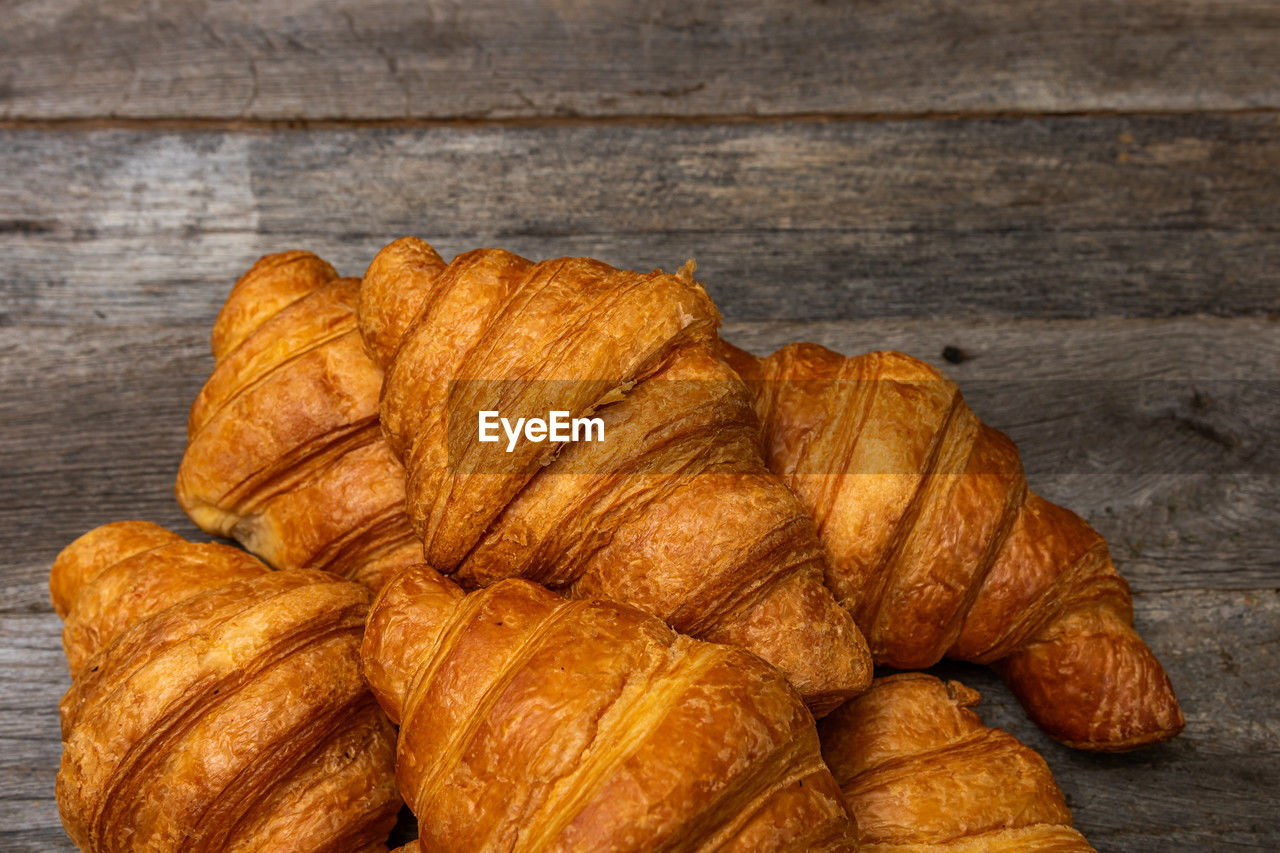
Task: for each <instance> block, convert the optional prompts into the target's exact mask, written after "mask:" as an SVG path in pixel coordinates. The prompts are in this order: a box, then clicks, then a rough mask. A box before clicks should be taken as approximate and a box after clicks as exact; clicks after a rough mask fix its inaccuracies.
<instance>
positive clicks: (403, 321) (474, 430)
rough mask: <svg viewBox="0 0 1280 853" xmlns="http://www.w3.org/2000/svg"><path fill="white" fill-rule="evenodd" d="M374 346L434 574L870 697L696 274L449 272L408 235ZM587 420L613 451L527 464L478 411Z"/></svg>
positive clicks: (461, 267) (372, 270)
mask: <svg viewBox="0 0 1280 853" xmlns="http://www.w3.org/2000/svg"><path fill="white" fill-rule="evenodd" d="M359 315H360V326H361V330H362V332H363V334H364V338H365V343H366V345H367V347H368V349H369V351H370V352H371V354H372V355H373V356H374V358H375V359H376V360H377V361H378V362H379V363H381V364H382V365H383V366H384V368H385V370H386V375H385V379H384V385H383V391H382V402H381V407H380V413H381V416H382V428H383V432H384V434H385V436H386V437H387V441H388V444H389V445H390V447H391V450H392V452H393V453H394V454H395V455H396V456H397V457H398V458H400V459H401V460H402V461H403V463H404V465H405V473H406V477H407V483H406V502H407V508H408V511H409V517H410V521H411V522H412V524H413V526H414V529H415V530H417V532H418V534H419V535H420V536H421V538H422V539H423V542H424V553H425V555H426V561H427V562H428V563H429V564H430V565H432V566H434V567H437V568H439V569H441V570H443V571H445V572H446V573H448V574H450V575H452V576H453V577H454V578H456V579H458V580H459V581H460V582H461V583H462V584H463V585H464V586H469V587H470V586H483V585H487V584H490V583H493V582H495V581H497V580H500V579H502V578H506V577H512V576H519V577H524V578H526V579H530V580H533V581H536V582H538V583H540V584H543V585H545V586H547V587H550V588H552V589H555V590H561V591H563V592H565V593H566V594H568V595H569V596H571V597H577V598H592V597H599V598H608V599H611V600H614V601H621V602H625V603H628V604H631V605H634V606H637V607H639V608H640V609H642V610H645V611H646V612H648V613H651V614H654V615H656V616H658V617H659V618H661V619H663V620H664V621H666V622H667V623H668V624H670V625H671V627H673V628H675V629H676V630H678V631H681V632H683V633H687V634H690V635H692V636H694V637H698V638H700V639H705V640H709V641H713V642H724V643H732V644H735V645H740V646H743V647H745V648H747V649H748V650H750V651H752V652H755V653H756V654H758V655H760V656H761V657H762V658H764V659H765V660H766V661H768V662H770V663H772V664H774V665H775V666H777V667H778V668H779V669H780V670H781V671H782V672H783V674H784V675H786V676H787V678H788V679H789V680H790V681H791V683H792V684H793V685H794V686H795V687H796V688H797V689H798V690H799V691H800V693H801V695H802V696H803V697H804V698H805V700H806V702H807V703H808V704H809V705H810V707H811V708H812V709H813V710H814V711H815V713H819V714H821V713H823V712H824V711H827V710H830V709H831V708H832V707H834V706H835V705H836V704H838V703H839V702H840V701H842V700H843V699H844V698H846V697H848V696H850V695H854V694H856V693H857V692H859V691H860V690H862V689H863V688H865V687H866V685H867V684H868V683H869V682H870V677H871V668H870V662H869V656H868V654H867V651H866V647H865V641H864V640H863V639H862V637H860V636H859V634H858V631H857V628H856V627H855V626H854V624H853V622H852V620H851V619H850V618H849V616H848V614H846V613H845V612H844V611H842V610H841V608H840V607H839V606H837V604H836V602H835V600H834V599H833V598H832V596H831V593H830V592H829V591H828V590H827V589H826V588H825V587H824V586H823V574H824V566H823V557H822V550H821V546H820V544H819V542H818V540H817V537H816V534H815V531H814V527H813V521H812V519H811V518H810V517H809V515H808V513H807V512H806V511H805V510H804V507H803V506H801V505H800V503H799V501H797V500H796V498H795V496H794V495H792V494H791V493H790V491H789V490H788V489H787V487H786V486H785V485H784V484H783V482H782V481H781V480H780V479H779V478H778V477H776V476H775V475H773V474H771V473H770V472H769V471H768V470H767V469H766V468H765V465H764V462H763V460H762V459H761V458H760V452H759V448H758V446H757V439H756V430H757V425H756V421H755V415H754V413H753V412H752V409H751V400H750V396H749V393H748V391H747V389H746V387H745V386H744V385H743V384H742V382H741V380H739V379H738V378H737V377H736V376H735V375H734V374H733V372H732V371H731V370H730V369H729V367H728V366H727V365H726V364H725V363H724V362H723V361H722V360H721V359H720V358H719V357H718V356H717V355H716V354H715V352H714V349H713V347H714V344H715V340H716V338H715V330H716V327H717V325H718V323H719V314H718V313H717V312H716V310H715V308H714V306H713V305H712V304H711V301H710V300H709V299H708V298H707V295H706V293H705V292H704V291H703V289H702V287H701V285H698V284H697V283H696V282H694V281H693V279H692V275H691V271H689V270H684V271H682V273H681V274H680V275H666V274H663V273H662V272H661V271H657V272H654V273H651V274H648V275H642V274H639V273H634V272H627V271H623V270H617V269H614V268H613V267H610V266H608V265H607V264H604V263H601V262H599V261H594V260H590V259H587V258H560V259H557V260H550V261H543V262H541V263H534V262H532V261H528V260H525V259H524V258H521V257H518V256H516V255H513V254H511V253H509V252H504V251H501V250H497V249H481V250H476V251H472V252H467V253H465V254H462V255H459V256H458V257H457V258H455V259H454V260H453V262H452V263H450V264H445V263H444V261H443V260H441V258H440V256H439V255H437V254H436V252H435V251H434V250H433V249H432V248H431V247H430V246H429V245H427V244H426V243H425V242H423V241H421V240H417V239H415V238H404V239H401V240H398V241H396V242H394V243H392V244H391V245H389V246H387V247H386V248H384V249H383V250H382V251H381V252H380V253H379V254H378V256H377V257H376V258H375V259H374V261H373V263H372V264H371V265H370V267H369V270H368V272H367V273H366V275H365V277H364V282H363V284H362V287H361V293H360V305H359ZM556 410H559V411H564V412H569V413H572V415H573V416H574V417H575V418H576V417H578V416H585V415H588V414H592V413H594V414H595V415H596V416H598V417H599V419H600V420H601V422H602V425H603V437H604V440H602V441H600V440H597V441H578V442H575V443H562V444H553V443H550V442H546V443H535V442H531V441H526V442H523V443H521V444H519V445H518V446H516V447H514V449H512V448H511V447H510V445H508V447H507V448H505V449H504V448H503V447H501V446H500V445H499V444H484V443H483V442H481V441H480V440H479V439H478V429H479V427H478V414H479V413H481V412H484V411H493V412H499V413H501V414H502V415H503V416H507V415H510V416H511V417H512V418H514V417H515V416H517V415H519V416H525V415H530V416H533V415H535V414H540V415H545V414H547V413H548V412H552V411H556Z"/></svg>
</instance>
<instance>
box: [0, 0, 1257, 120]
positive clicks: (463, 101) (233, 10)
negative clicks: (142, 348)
mask: <svg viewBox="0 0 1280 853" xmlns="http://www.w3.org/2000/svg"><path fill="white" fill-rule="evenodd" d="M1278 39H1280V9H1278V8H1277V7H1276V4H1275V3H1272V2H1270V0H1129V2H1124V3H1117V2H1113V0H1072V2H1055V0H1025V1H1024V2H1018V3H1009V2H1001V0H969V2H957V1H956V0H947V2H942V3H939V2H933V0H871V2H859V3H809V4H804V5H802V6H798V5H797V4H795V3H789V2H785V0H749V1H748V2H732V3H731V2H726V0H716V2H704V3H698V4H689V3H683V2H678V0H660V2H652V3H644V4H631V3H622V2H617V0H614V2H597V3H580V2H564V0H540V1H539V2H523V3H515V4H513V3H504V2H501V0H471V2H466V3H455V2H432V3H412V2H408V0H378V2H366V0H342V2H338V3H309V4H302V5H299V4H297V3H288V2H280V0H277V2H269V3H250V2H243V1H242V0H236V1H235V2H222V3H205V2H198V0H180V2H170V3H164V4H143V5H138V4H133V3H126V2H122V0H114V2H104V3H95V2H87V0H80V1H79V2H62V0H29V2H24V3H22V4H19V5H18V6H17V7H16V8H11V9H9V10H8V11H7V12H6V25H5V28H4V30H3V32H0V117H9V118H67V117H84V116H127V117H143V118H150V117H156V116H168V117H215V118H267V119H294V118H306V119H334V118H336V119H351V118H403V117H414V118H432V119H436V118H458V117H465V118H506V117H545V116H616V115H622V116H634V115H677V116H690V115H726V114H746V115H778V114H796V113H832V112H835V113H843V114H849V113H864V114H865V113H872V114H884V113H890V114H902V113H926V112H953V111H982V112H990V111H1015V110H1031V111H1037V112H1044V111H1081V110H1130V111H1131V110H1146V111H1151V110H1159V111H1167V110H1187V109H1206V108H1208V109H1228V108H1249V107H1259V106H1270V107H1275V106H1277V105H1280V51H1277V49H1276V46H1277V40H1278Z"/></svg>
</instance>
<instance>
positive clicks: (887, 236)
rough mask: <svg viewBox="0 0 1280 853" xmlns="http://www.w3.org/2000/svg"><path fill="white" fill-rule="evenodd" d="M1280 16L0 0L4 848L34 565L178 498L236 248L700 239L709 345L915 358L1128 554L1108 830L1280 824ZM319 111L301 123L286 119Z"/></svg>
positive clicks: (1098, 806)
mask: <svg viewBox="0 0 1280 853" xmlns="http://www.w3.org/2000/svg"><path fill="white" fill-rule="evenodd" d="M1278 110H1280V4H1276V3H1275V2H1273V0H1066V2H1050V0H1022V1H1021V2H995V0H973V2H968V3H963V2H953V0H943V2H937V0H899V2H889V0H864V2H856V3H855V2H843V1H842V0H832V2H814V3H804V4H799V3H791V2H781V0H778V2H765V0H745V2H738V3H732V4H731V3H727V2H719V0H717V1H716V2H705V3H699V4H694V5H692V6H691V5H690V4H687V3H675V2H667V0H662V2H658V3H649V4H620V3H613V2H600V3H585V2H569V0H556V2H548V0H541V1H540V2H521V3H501V2H499V0H475V2H467V3H463V2H448V3H441V2H427V3H408V2H386V0H375V2H361V3H356V2H354V0H342V2H337V3H289V4H285V3H278V2H265V3H254V4H250V3H246V2H240V0H222V2H206V0H175V2H171V3H164V4H160V3H136V2H128V3H126V2H122V0H110V2H104V3H88V2H84V0H24V2H21V3H8V4H0V484H2V486H0V590H2V591H3V595H2V597H0V850H5V851H8V850H14V851H50V850H69V849H71V846H70V843H69V842H68V841H67V840H66V837H65V835H64V834H63V832H62V830H61V827H60V824H59V822H58V818H57V814H56V808H55V805H54V801H53V779H54V774H55V773H56V769H57V764H58V757H59V754H60V751H61V750H60V744H59V741H58V725H57V701H58V698H59V697H60V696H61V693H62V691H63V690H65V688H66V686H67V676H66V667H65V661H64V659H63V657H62V653H61V649H60V646H59V638H58V635H59V630H60V626H59V623H58V620H57V618H56V617H55V616H54V615H53V614H52V613H51V610H50V607H49V604H48V594H47V589H46V582H47V573H48V569H49V565H50V563H51V561H52V559H53V557H54V556H55V555H56V553H57V551H58V550H59V549H60V548H61V547H62V546H63V545H65V544H66V543H68V542H69V541H71V539H73V538H74V537H75V536H77V535H79V534H80V533H82V532H84V531H85V530H88V529H90V528H91V527H93V526H95V525H97V524H100V523H103V522H107V521H112V520H118V519H121V518H144V519H150V520H153V521H157V522H159V523H162V524H165V525H167V526H170V527H172V528H173V529H175V530H176V531H178V532H180V533H183V534H185V535H189V536H199V533H198V531H196V530H195V528H194V527H193V526H192V525H191V524H190V522H188V521H187V520H186V519H185V518H184V517H183V516H182V514H181V512H180V511H179V509H178V508H177V506H176V503H175V502H174V500H173V498H172V485H173V478H174V475H175V472H176V468H177V464H178V459H179V457H180V455H181V452H182V449H183V441H184V437H183V430H184V420H185V416H186V410H187V406H188V405H189V404H190V402H191V400H192V399H193V397H194V396H195V394H196V392H197V390H198V388H199V387H200V385H201V383H202V381H203V380H204V378H205V377H206V376H207V373H208V370H209V369H210V367H211V364H212V362H211V358H210V357H209V355H208V352H207V343H206V342H207V336H208V332H209V327H210V325H211V323H212V320H213V317H214V315H215V313H216V311H217V309H218V306H219V305H220V304H221V301H222V299H223V298H224V297H225V295H226V293H227V291H228V290H229V288H230V286H231V283H232V282H233V281H234V279H235V278H236V276H238V275H239V274H240V272H242V271H243V270H244V269H245V268H246V267H247V266H248V265H249V264H250V263H252V261H253V260H254V259H255V258H256V257H258V256H259V255H261V254H264V253H267V252H272V251H279V250H283V249H287V248H309V249H312V250H314V251H316V252H318V253H320V254H321V255H323V256H324V257H326V258H328V259H330V260H331V261H333V262H334V263H335V264H336V265H337V266H338V267H339V269H340V270H341V271H343V272H344V273H346V274H359V273H360V272H361V271H362V270H363V268H364V265H365V264H366V263H367V262H368V260H369V258H370V257H371V256H372V254H373V253H374V252H375V251H376V250H377V249H378V248H379V247H380V246H381V245H383V244H384V243H385V242H387V241H388V240H390V239H392V238H393V237H396V236H399V235H401V234H405V233H414V234H417V235H419V236H422V237H425V238H427V239H429V240H431V241H432V242H434V243H436V244H437V246H438V247H439V248H440V249H441V251H442V252H443V253H445V254H446V255H448V254H451V253H454V252H457V251H461V250H464V249H468V248H472V247H475V246H477V245H501V246H504V247H507V248H510V249H514V250H516V251H520V252H524V253H526V254H528V255H530V256H537V257H543V256H549V255H559V254H591V255H595V256H598V257H601V258H603V259H605V260H607V261H610V262H612V263H615V264H618V265H623V266H631V267H636V268H641V269H647V268H652V267H655V266H662V267H665V268H668V269H670V268H674V267H676V266H678V265H679V264H681V263H682V262H683V261H684V260H685V259H686V258H688V257H695V258H697V260H698V262H699V277H700V278H702V279H703V280H705V281H706V283H707V285H708V287H709V289H710V291H711V292H712V294H713V296H714V297H715V298H716V300H717V302H718V303H719V304H720V306H721V308H722V310H723V312H724V314H725V318H726V325H725V335H726V337H728V338H730V339H731V340H733V341H735V342H737V343H739V344H741V345H743V346H746V347H748V348H750V349H753V350H755V351H758V352H762V353H763V352H767V351H769V350H771V349H773V348H775V347H777V346H780V345H782V344H784V343H787V342H789V341H791V340H796V339H808V340H815V341H818V342H820V343H823V344H826V345H828V346H832V347H835V348H837V349H840V350H842V351H844V352H848V353H854V352H860V351H865V350H868V349H875V348H896V349H903V350H906V351H907V352H910V353H912V354H914V355H917V356H919V357H921V358H924V359H926V360H928V361H931V362H932V363H934V364H936V365H938V366H939V367H942V368H943V369H944V370H946V371H947V372H948V374H949V375H951V376H952V377H953V378H955V379H957V380H958V381H959V382H960V383H961V386H962V388H963V389H964V391H965V394H966V397H967V398H968V399H969V401H970V403H971V405H972V406H973V408H974V409H975V410H976V411H977V412H978V413H979V414H980V415H981V416H982V417H983V418H984V419H985V420H987V421H988V422H989V423H991V424H993V425H995V426H997V427H999V428H1000V429H1003V430H1004V431H1006V432H1007V433H1009V434H1010V435H1011V436H1012V437H1013V438H1014V439H1015V440H1016V441H1017V442H1018V443H1019V446H1020V447H1021V449H1022V451H1023V456H1024V461H1025V463H1026V467H1027V469H1028V475H1029V478H1030V480H1031V483H1032V485H1033V487H1034V488H1036V489H1037V490H1038V491H1040V492H1041V493H1043V494H1045V495H1046V496H1047V497H1049V498H1050V499H1052V500H1054V501H1057V502H1060V503H1063V504H1065V505H1067V506H1070V507H1072V508H1074V509H1076V510H1077V511H1078V512H1080V513H1081V514H1082V515H1084V516H1085V517H1086V518H1087V519H1088V520H1089V521H1090V522H1091V523H1092V524H1094V525H1095V526H1096V527H1097V528H1098V529H1099V530H1100V531H1101V532H1102V533H1103V534H1104V535H1106V536H1107V537H1108V539H1109V541H1110V543H1111V547H1112V552H1113V554H1114V556H1115V559H1116V562H1117V565H1118V566H1119V568H1120V570H1121V572H1122V573H1123V574H1124V575H1125V576H1126V577H1127V578H1128V579H1129V581H1130V583H1131V585H1132V586H1133V589H1134V593H1135V608H1136V612H1137V621H1138V625H1139V628H1140V630H1141V631H1142V632H1143V634H1144V636H1146V637H1147V639H1148V641H1149V642H1150V643H1151V645H1152V647H1153V648H1154V649H1155V650H1156V652H1157V654H1158V655H1159V656H1160V657H1161V659H1162V660H1163V661H1164V663H1165V664H1166V666H1167V667H1168V669H1169V672H1170V674H1171V677H1172V679H1173V681H1174V685H1175V688H1176V689H1177V691H1178V694H1179V697H1180V699H1181V701H1182V705H1183V709H1184V711H1185V713H1186V716H1187V729H1186V731H1185V732H1184V733H1183V734H1182V735H1181V736H1179V737H1178V738H1177V739H1175V740H1174V741H1172V742H1170V743H1168V744H1164V745H1161V746H1159V747H1156V748H1154V749H1150V750H1146V751H1143V752H1140V753H1136V754H1131V755H1125V756H1094V755H1087V754H1083V753H1079V752H1075V751H1072V750H1069V749H1066V748H1064V747H1061V746H1059V745H1057V744H1055V743H1053V742H1051V741H1049V740H1048V739H1047V738H1046V737H1045V736H1044V735H1043V734H1041V733H1040V732H1039V731H1038V730H1036V729H1035V727H1034V726H1033V725H1032V724H1031V723H1030V722H1029V721H1028V720H1027V719H1026V717H1025V715H1023V713H1022V712H1021V710H1020V709H1019V708H1018V706H1017V703H1016V702H1015V701H1014V700H1013V699H1012V697H1011V696H1010V695H1009V693H1008V691H1007V690H1006V689H1005V688H1004V687H1003V686H1002V685H1001V684H1000V683H999V682H998V681H997V680H996V679H995V678H994V677H993V676H992V675H991V674H990V673H989V672H987V671H986V670H984V669H981V668H977V667H967V666H961V665H950V664H948V665H945V666H943V667H940V668H939V672H940V673H941V674H947V675H951V676H953V677H959V678H962V679H963V680H964V681H966V682H967V683H969V684H972V685H973V686H975V687H977V688H978V689H980V690H981V691H982V693H983V695H984V704H983V713H984V716H985V718H986V719H987V721H988V722H989V723H992V724H996V725H1001V726H1003V727H1005V728H1007V729H1009V730H1010V731H1012V732H1014V733H1015V734H1016V735H1018V736H1019V737H1021V738H1023V739H1024V740H1026V741H1027V742H1028V743H1030V744H1032V745H1033V746H1035V747H1036V748H1037V749H1039V750H1041V751H1042V753H1043V754H1044V755H1045V757H1046V759H1047V760H1048V762H1049V764H1050V765H1051V767H1052V768H1053V770H1054V772H1055V775H1056V777H1057V779H1058V781H1059V783H1060V784H1061V786H1062V787H1063V789H1064V791H1065V792H1066V794H1067V797H1068V800H1069V802H1070V804H1071V806H1072V808H1073V810H1074V812H1075V817H1076V823H1077V825H1078V826H1079V827H1080V828H1081V830H1082V831H1083V832H1084V833H1085V834H1086V835H1087V836H1088V837H1089V838H1090V839H1091V840H1092V841H1093V843H1094V844H1095V845H1096V846H1097V847H1098V849H1100V850H1103V851H1109V850H1121V851H1166V850H1191V849H1194V850H1203V849H1225V848H1230V849H1258V850H1273V849H1277V848H1280V828H1278V827H1277V826H1276V825H1275V821H1274V819H1273V817H1272V816H1273V815H1274V814H1276V813H1280V713H1278V712H1277V710H1276V708H1277V707H1280V681H1278V680H1277V678H1276V676H1275V673H1276V672H1277V671H1278V670H1280V557H1278V556H1277V554H1278V553H1280V550H1278V549H1277V544H1278V543H1277V534H1276V531H1277V530H1278V529H1280V501H1278V500H1277V499H1276V495H1277V494H1278V493H1280V440H1278V439H1280V434H1278V432H1280V428H1278V427H1277V424H1280V240H1278V239H1277V235H1278V233H1280V204H1278V203H1277V201H1278V200H1280V112H1278ZM297 119H301V120H303V121H294V120H297Z"/></svg>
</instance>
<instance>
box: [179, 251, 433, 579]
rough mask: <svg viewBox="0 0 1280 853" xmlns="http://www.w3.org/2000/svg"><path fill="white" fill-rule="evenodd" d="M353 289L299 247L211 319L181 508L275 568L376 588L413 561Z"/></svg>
mask: <svg viewBox="0 0 1280 853" xmlns="http://www.w3.org/2000/svg"><path fill="white" fill-rule="evenodd" d="M358 285H359V283H358V281H357V280H355V279H340V278H338V275H337V273H336V272H334V270H333V268H332V267H331V266H329V264H327V263H325V262H324V261H322V260H321V259H319V258H317V257H316V256H315V255H312V254H311V253H309V252H283V253H280V254H277V255H268V256H267V257H265V258H263V259H262V260H260V261H258V263H256V264H254V266H253V268H252V269H250V270H249V271H248V272H247V273H245V275H244V276H242V277H241V278H240V280H239V281H238V282H237V283H236V286H235V287H234V288H233V289H232V292H231V295H230V296H229V297H228V298H227V302H226V304H225V305H224V306H223V308H222V311H221V312H220V313H219V315H218V319H217V321H216V323H215V324H214V330H213V336H212V350H213V353H214V357H215V359H216V365H215V367H214V370H213V373H212V374H211V375H210V377H209V380H208V381H207V382H206V383H205V386H204V388H203V389H202V390H201V392H200V394H199V396H198V397H197V398H196V400H195V402H194V403H193V405H192V407H191V414H190V417H189V419H188V424H187V432H188V446H187V451H186V453H185V455H184V456H183V460H182V465H181V467H180V468H179V472H178V480H177V485H176V493H177V497H178V502H179V503H180V504H181V505H182V508H183V509H184V510H185V511H186V512H187V514H188V515H189V516H191V518H192V520H193V521H195V522H196V523H197V524H198V525H200V527H201V528H203V529H204V530H206V531H208V532H210V533H213V534H215V535H218V536H225V537H233V538H235V539H237V540H238V541H240V542H241V544H243V545H244V546H245V547H246V548H248V549H249V550H250V551H252V552H253V553H254V554H256V555H258V556H259V557H261V558H262V559H263V560H265V561H266V562H267V563H269V564H270V565H272V566H274V567H276V568H317V569H325V570H329V571H333V572H336V573H338V574H342V575H344V576H347V577H352V578H354V579H356V580H359V581H361V582H363V583H365V584H367V585H368V586H371V587H373V588H375V589H376V588H377V587H378V586H379V585H380V583H381V581H382V579H383V577H384V576H385V575H387V574H390V573H393V572H394V571H395V570H396V569H398V568H401V567H403V566H404V565H408V564H409V563H410V562H412V561H413V559H416V558H417V557H418V554H419V552H420V546H419V544H418V542H417V539H416V537H415V536H414V534H413V531H412V530H411V529H410V527H409V524H408V519H407V518H406V516H405V514H404V474H403V472H402V471H401V469H400V465H399V463H398V462H397V461H396V459H395V458H394V457H393V456H392V454H391V453H390V452H389V451H388V449H387V446H386V443H385V442H384V441H383V440H382V437H381V433H380V431H379V428H378V411H377V409H378V392H379V389H380V388H381V387H382V372H381V371H380V370H379V369H378V368H377V367H376V366H375V365H374V364H373V363H372V362H371V361H370V360H369V358H368V357H367V356H366V355H365V353H364V350H363V344H362V342H361V339H360V334H359V331H358V329H357V328H356V314H355V307H356V299H357V295H358Z"/></svg>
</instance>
